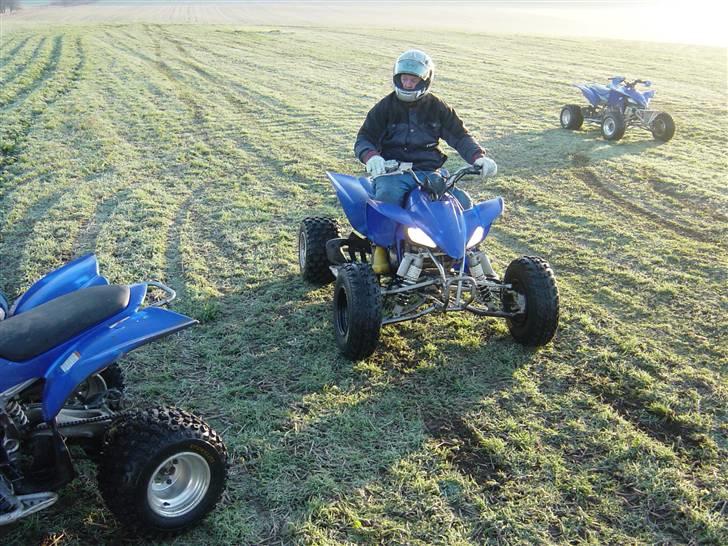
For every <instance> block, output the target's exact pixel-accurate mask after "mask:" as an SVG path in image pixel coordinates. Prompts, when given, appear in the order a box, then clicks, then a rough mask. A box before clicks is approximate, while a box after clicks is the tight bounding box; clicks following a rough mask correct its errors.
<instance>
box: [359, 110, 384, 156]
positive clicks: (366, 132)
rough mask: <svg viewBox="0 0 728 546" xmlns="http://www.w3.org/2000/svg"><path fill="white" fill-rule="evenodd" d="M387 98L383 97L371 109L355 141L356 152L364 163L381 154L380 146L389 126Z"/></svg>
mask: <svg viewBox="0 0 728 546" xmlns="http://www.w3.org/2000/svg"><path fill="white" fill-rule="evenodd" d="M386 100H387V98H384V99H382V100H381V101H379V102H378V103H377V104H375V105H374V108H372V109H371V110H369V113H368V114H367V117H366V119H365V120H364V124H363V125H362V126H361V129H359V133H358V134H357V136H356V142H355V143H354V154H355V155H356V157H357V159H359V161H361V162H362V163H366V162H367V161H368V160H369V159H371V157H372V156H374V155H378V154H379V146H380V143H381V142H382V138H384V132H385V130H386V127H387V115H386V106H387V105H386Z"/></svg>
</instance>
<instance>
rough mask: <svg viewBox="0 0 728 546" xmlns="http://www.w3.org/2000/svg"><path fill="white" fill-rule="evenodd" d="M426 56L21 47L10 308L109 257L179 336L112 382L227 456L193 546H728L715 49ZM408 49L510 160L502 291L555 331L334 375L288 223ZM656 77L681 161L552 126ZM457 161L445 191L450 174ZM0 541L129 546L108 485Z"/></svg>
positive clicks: (220, 32) (471, 39)
mask: <svg viewBox="0 0 728 546" xmlns="http://www.w3.org/2000/svg"><path fill="white" fill-rule="evenodd" d="M608 45H610V46H611V47H609V54H608V55H605V54H604V43H603V42H599V41H594V40H586V39H557V38H553V39H548V40H547V39H543V38H529V37H526V36H519V37H508V36H488V35H477V34H472V33H471V34H464V33H444V32H436V31H422V32H419V33H414V34H413V33H407V35H406V36H404V35H403V36H401V37H400V38H398V37H397V34H393V33H392V32H385V31H377V30H374V29H366V30H358V31H357V30H349V31H343V30H336V29H331V28H329V29H327V28H303V27H265V28H263V27H256V28H254V27H243V26H204V25H194V26H192V25H148V24H129V25H124V24H111V23H93V24H90V23H89V24H85V25H83V26H74V25H68V26H50V27H46V26H43V27H41V26H35V27H34V26H32V25H24V26H22V27H19V28H18V29H16V30H15V31H14V32H11V33H9V34H8V35H7V36H6V38H5V41H4V42H3V43H2V47H1V48H0V81H1V87H0V290H3V291H4V292H5V293H7V294H9V295H11V296H15V295H17V294H19V293H21V292H22V291H23V290H24V289H25V288H27V287H28V286H29V284H30V283H31V282H32V281H33V280H34V279H36V278H38V277H39V276H41V275H42V274H44V273H45V272H47V271H48V270H49V269H51V268H53V267H56V266H59V265H61V264H62V263H64V262H65V261H67V260H69V259H71V258H73V257H76V256H79V255H82V254H84V253H87V252H95V253H96V254H97V255H98V258H99V260H100V262H101V267H102V271H103V272H104V273H105V274H106V275H107V276H108V277H109V278H110V279H111V281H112V282H116V283H131V282H135V281H139V280H144V279H150V278H155V279H160V280H163V281H164V282H167V283H168V284H170V285H171V286H173V287H175V288H176V289H177V290H178V291H179V295H180V297H179V300H178V302H176V303H175V304H174V305H173V307H174V308H175V309H176V310H179V311H181V312H185V313H188V314H190V315H192V316H194V317H196V318H198V319H199V320H200V321H201V324H200V325H199V326H197V327H196V328H193V329H191V330H188V331H186V332H184V333H182V334H180V335H178V336H175V337H173V338H171V339H167V340H165V341H162V342H159V343H157V344H155V345H152V346H149V347H147V348H144V349H142V350H139V351H138V352H136V353H132V354H131V355H129V356H128V357H127V358H126V359H125V360H124V362H123V364H124V366H125V370H126V374H127V382H128V383H129V385H130V387H129V392H130V394H131V396H132V398H133V400H134V401H136V402H137V403H139V404H143V403H147V402H148V401H159V402H163V403H168V404H179V405H181V406H184V407H186V408H189V409H191V410H194V411H196V412H198V413H200V414H201V415H203V416H204V417H206V418H207V419H208V420H209V421H210V423H212V424H213V425H214V426H215V427H216V428H217V430H218V431H220V432H222V433H223V435H224V437H225V440H226V442H227V444H228V446H229V448H230V449H231V451H232V454H233V460H232V462H233V465H232V467H231V470H230V482H229V487H228V491H227V493H226V495H225V497H224V501H223V503H222V505H221V506H220V507H219V508H218V509H217V510H216V511H215V512H214V513H212V515H211V516H210V517H209V518H208V519H207V520H206V521H205V522H204V524H203V525H202V526H201V527H199V528H198V529H196V530H194V531H193V532H191V533H189V534H187V535H184V536H183V537H182V538H180V539H178V540H177V541H176V543H179V544H233V543H234V544H279V543H286V544H288V543H300V544H345V543H371V544H482V543H491V544H550V543H553V544H557V543H558V544H563V543H578V544H657V543H659V544H716V545H717V544H726V543H728V531H727V527H728V463H727V462H726V461H727V460H728V459H727V455H728V441H727V440H728V410H727V409H726V408H727V404H728V386H727V383H726V377H727V373H726V363H727V362H726V360H727V359H726V355H727V354H728V347H727V342H726V339H727V335H728V322H727V319H726V310H727V307H728V291H727V290H726V286H727V283H726V281H727V278H726V271H727V267H728V249H727V244H726V240H727V238H726V227H727V222H728V206H727V205H728V192H727V191H726V178H727V175H728V164H727V163H726V149H727V148H728V146H727V144H728V143H727V137H726V134H727V132H728V108H727V99H728V91H727V81H726V51H725V50H724V49H719V48H700V47H693V46H678V45H673V46H665V45H651V44H647V43H632V44H627V43H624V42H614V43H611V44H608ZM411 46H420V47H422V48H424V49H426V50H427V51H428V52H429V53H430V54H431V55H432V56H433V57H434V58H435V61H436V62H437V63H438V65H439V68H438V75H437V79H436V82H435V85H434V90H435V92H436V93H438V94H439V95H440V96H442V97H443V98H445V100H447V101H448V102H449V103H450V104H451V105H453V106H454V107H455V108H456V109H457V110H458V112H459V113H460V115H461V116H462V117H463V118H464V119H465V120H466V123H467V124H468V126H469V127H470V128H471V130H472V132H473V134H474V135H475V136H476V138H477V139H478V140H479V141H480V142H482V143H483V144H484V145H485V146H486V147H487V148H488V149H489V150H490V153H491V155H492V156H493V157H494V158H495V159H496V161H497V162H498V165H499V175H498V177H496V178H494V179H493V180H492V181H491V182H488V184H487V185H480V184H479V183H476V182H471V183H469V184H466V186H465V188H466V189H467V190H469V191H470V192H471V193H472V194H473V195H474V196H476V197H477V198H479V199H485V198H489V197H491V196H493V195H502V196H503V197H504V199H505V200H506V213H505V215H504V217H503V218H502V219H501V220H499V221H498V223H497V224H496V225H495V226H494V229H493V231H492V234H491V237H490V238H489V242H488V244H487V249H488V252H489V254H490V255H491V256H492V258H493V261H494V265H495V267H496V270H498V271H501V272H502V271H503V270H504V268H505V266H506V265H507V264H508V263H509V262H510V260H511V259H513V258H515V257H516V256H518V255H522V254H529V255H542V256H544V257H546V258H547V259H548V260H549V261H550V262H551V264H552V266H553V268H554V270H555V272H556V275H557V278H558V283H559V288H560V292H561V305H562V318H561V326H560V329H559V331H558V333H557V336H556V338H555V340H554V342H553V343H552V344H550V345H549V346H547V347H545V348H544V349H542V350H539V351H530V350H525V349H523V348H522V347H520V346H518V345H516V344H514V343H513V342H512V341H511V339H510V338H509V335H508V333H507V329H506V327H505V324H504V323H502V322H501V321H496V320H483V319H478V318H474V317H471V316H463V315H447V316H441V317H430V318H427V319H424V320H421V321H418V322H415V323H410V324H404V325H400V326H394V327H386V328H385V329H384V331H383V341H382V343H381V345H380V348H379V350H378V351H377V352H376V353H375V354H374V355H373V356H372V357H371V358H369V359H367V360H365V361H362V362H358V363H354V364H352V363H350V362H348V361H346V360H344V359H342V358H341V357H339V356H338V354H337V351H336V349H335V344H334V338H333V332H332V327H331V324H330V318H329V314H330V300H331V295H332V293H331V288H330V287H323V288H318V289H316V288H314V287H312V286H309V285H306V284H305V283H303V282H302V281H301V280H300V278H299V276H298V265H297V252H296V232H297V226H298V222H299V221H300V219H301V218H302V217H304V216H307V215H313V214H325V215H332V216H335V217H338V218H339V219H341V220H342V226H343V225H344V223H343V220H344V218H343V215H342V214H341V212H340V210H339V208H338V206H337V201H336V199H335V196H334V194H333V192H332V189H331V187H330V186H329V184H328V182H327V181H326V178H325V175H324V171H325V170H334V171H339V172H355V171H360V170H361V166H360V165H359V164H358V163H357V162H356V161H355V160H354V158H353V157H352V147H353V140H354V137H355V134H356V131H357V130H358V128H359V126H360V124H361V122H362V121H363V118H364V116H365V114H366V112H367V111H368V109H369V108H370V107H371V106H372V105H373V104H374V102H375V101H376V100H378V99H379V98H380V97H381V96H383V95H384V94H386V93H387V92H388V91H389V87H388V81H389V77H390V73H389V70H390V66H391V62H392V60H393V59H394V57H395V56H396V55H397V54H398V53H399V52H401V51H402V50H403V49H406V48H408V47H411ZM615 73H622V74H624V75H625V76H628V77H630V78H637V77H642V78H649V79H651V80H652V81H653V82H654V85H655V88H656V89H657V97H656V99H655V101H654V107H655V108H658V109H662V110H666V111H668V112H670V113H671V114H672V115H673V117H674V118H675V120H676V124H677V134H676V136H675V138H674V139H673V140H672V141H671V142H669V143H666V144H661V143H658V142H656V141H654V140H653V139H652V136H651V135H650V134H648V133H646V132H642V131H640V130H637V129H635V130H633V131H631V132H628V133H627V135H626V137H625V138H624V140H623V141H621V142H619V143H616V144H610V143H606V142H605V141H603V140H602V139H601V138H600V136H599V132H598V129H597V128H596V127H595V126H592V127H587V128H585V129H584V130H582V131H579V132H567V131H563V130H561V129H560V128H559V127H558V112H559V109H560V107H561V106H562V105H563V104H564V103H571V102H576V103H580V102H581V99H580V98H579V96H578V91H577V90H576V89H575V88H571V87H569V85H568V84H569V83H570V82H573V81H585V80H586V81H589V80H595V81H605V79H606V77H608V76H611V75H613V74H615ZM455 156H456V154H455V153H454V152H453V153H452V154H451V158H452V159H451V160H450V166H451V167H452V166H459V165H460V164H461V162H460V160H459V159H457V158H456V157H455ZM81 470H82V471H81V476H80V478H79V479H78V480H76V481H75V482H74V483H73V484H72V485H69V486H67V487H66V488H65V489H63V490H62V492H61V498H60V500H59V502H58V503H57V504H56V505H55V506H54V507H52V508H51V509H49V510H47V511H45V512H41V513H39V514H36V515H34V516H32V517H30V518H29V519H26V520H24V521H22V522H20V523H18V524H16V525H14V526H12V527H8V528H4V529H3V530H2V531H0V533H1V534H0V542H3V543H6V544H10V543H13V544H37V543H43V544H89V543H96V542H108V543H112V542H113V543H116V542H125V541H128V542H129V543H134V542H136V541H135V539H134V538H133V537H130V536H128V535H126V534H125V533H124V531H123V529H120V528H119V527H118V525H117V524H116V522H115V521H114V520H113V518H112V517H111V515H110V514H109V513H108V512H107V511H106V510H105V509H104V508H103V504H102V501H101V498H100V496H99V493H98V491H97V489H96V486H95V474H94V469H93V467H92V466H90V465H86V466H82V468H81Z"/></svg>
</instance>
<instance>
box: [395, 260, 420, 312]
mask: <svg viewBox="0 0 728 546" xmlns="http://www.w3.org/2000/svg"><path fill="white" fill-rule="evenodd" d="M423 263H424V259H423V258H422V256H421V255H419V254H413V253H411V252H406V253H405V255H404V257H403V258H402V262H401V263H400V264H399V267H398V268H397V276H398V277H400V278H401V279H402V283H401V284H402V286H412V285H413V284H416V283H417V280H418V279H419V278H420V274H421V273H422V265H423ZM410 296H411V293H409V292H401V293H399V294H397V299H396V302H395V305H394V309H393V314H394V315H395V316H397V315H399V314H400V313H402V311H403V310H404V309H405V308H406V307H407V304H408V303H409V300H410Z"/></svg>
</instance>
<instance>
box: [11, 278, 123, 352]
mask: <svg viewBox="0 0 728 546" xmlns="http://www.w3.org/2000/svg"><path fill="white" fill-rule="evenodd" d="M127 305H129V287H128V286H119V285H108V286H92V287H90V288H83V289H81V290H77V291H76V292H71V293H70V294H66V295H65V296H60V297H58V298H56V299H53V300H51V301H49V302H48V303H44V304H43V305H39V306H38V307H35V308H34V309H30V310H28V311H25V312H24V313H20V314H19V315H15V316H12V317H10V318H7V319H5V320H3V321H0V358H4V359H6V360H10V361H12V362H22V361H24V360H28V359H31V358H33V357H36V356H38V355H39V354H42V353H45V352H46V351H48V350H50V349H52V348H53V347H56V346H58V345H60V344H61V343H63V342H64V341H68V340H69V339H71V338H72V337H74V336H76V335H78V334H80V333H81V332H83V331H84V330H86V329H88V328H90V327H91V326H93V325H94V324H98V323H99V322H103V321H104V320H106V319H107V318H109V317H112V316H113V315H115V314H116V313H118V312H119V311H122V310H123V309H126V306H127Z"/></svg>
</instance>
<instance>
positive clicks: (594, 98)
mask: <svg viewBox="0 0 728 546" xmlns="http://www.w3.org/2000/svg"><path fill="white" fill-rule="evenodd" d="M574 87H578V88H579V90H580V91H581V93H582V95H584V97H586V100H588V101H589V102H590V103H591V105H592V106H597V105H598V104H599V102H600V99H599V95H597V93H596V92H595V91H594V90H592V89H591V88H590V87H588V86H586V85H582V84H579V83H575V84H574Z"/></svg>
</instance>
